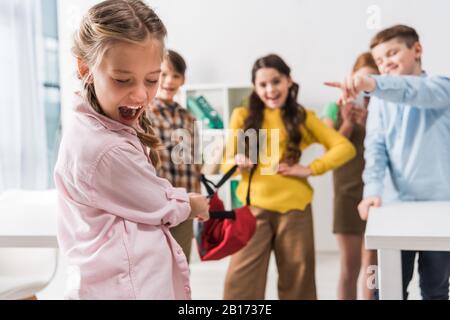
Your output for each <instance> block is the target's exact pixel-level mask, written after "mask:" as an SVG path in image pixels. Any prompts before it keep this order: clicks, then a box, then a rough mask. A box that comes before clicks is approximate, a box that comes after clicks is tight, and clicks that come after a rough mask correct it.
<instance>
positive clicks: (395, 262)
mask: <svg viewBox="0 0 450 320" xmlns="http://www.w3.org/2000/svg"><path fill="white" fill-rule="evenodd" d="M378 286H379V292H380V300H402V299H403V289H402V288H403V286H402V258H401V251H400V250H392V249H381V250H378Z"/></svg>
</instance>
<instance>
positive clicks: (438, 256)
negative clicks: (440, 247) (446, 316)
mask: <svg viewBox="0 0 450 320" xmlns="http://www.w3.org/2000/svg"><path fill="white" fill-rule="evenodd" d="M416 254H418V255H419V261H418V263H419V277H420V291H421V294H422V299H423V300H448V298H449V278H450V252H448V251H447V252H444V251H402V273H403V299H404V300H406V299H407V298H408V290H407V288H408V285H409V283H410V282H411V278H412V276H413V272H414V261H415V258H416Z"/></svg>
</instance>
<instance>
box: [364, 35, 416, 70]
mask: <svg viewBox="0 0 450 320" xmlns="http://www.w3.org/2000/svg"><path fill="white" fill-rule="evenodd" d="M372 55H373V58H374V60H375V62H376V64H377V66H378V69H379V70H380V73H381V74H386V75H420V74H421V72H422V66H421V57H422V46H421V44H420V42H415V43H414V44H413V45H412V46H411V48H409V47H408V45H407V43H406V42H405V41H403V40H402V39H401V38H399V37H397V38H393V39H391V40H388V41H386V42H382V43H380V44H378V45H377V46H375V47H374V48H373V49H372Z"/></svg>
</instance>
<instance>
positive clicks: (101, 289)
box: [55, 97, 191, 300]
mask: <svg viewBox="0 0 450 320" xmlns="http://www.w3.org/2000/svg"><path fill="white" fill-rule="evenodd" d="M74 115H75V117H74V119H73V121H72V122H71V124H70V126H68V128H67V129H66V130H65V134H64V137H63V140H62V142H61V146H60V151H59V158H58V162H57V164H56V168H55V183H56V188H57V190H58V196H59V212H58V242H59V245H60V248H61V250H62V252H63V253H64V254H66V255H67V257H68V260H69V264H70V270H72V271H73V270H75V272H72V276H71V278H70V279H69V282H70V283H71V285H70V286H71V288H68V289H69V290H68V291H67V293H66V297H67V298H69V299H157V300H161V299H186V300H187V299H191V294H190V286H189V267H188V264H187V260H186V257H185V256H184V254H183V251H182V250H181V248H180V246H179V245H178V244H177V242H176V241H175V240H174V239H173V237H172V236H171V234H170V232H169V226H171V227H173V226H176V225H178V224H179V223H181V222H183V221H184V220H186V219H187V218H188V216H189V214H190V209H191V208H190V205H189V197H188V194H187V193H186V191H185V190H184V189H179V188H174V187H172V186H171V185H170V183H169V182H168V181H167V180H165V179H161V178H158V177H157V176H156V174H155V169H154V167H153V166H152V164H151V162H150V160H149V158H148V157H147V155H146V153H145V147H144V146H143V145H142V144H141V142H140V141H139V139H138V137H137V135H136V133H135V131H134V130H133V129H132V128H130V127H128V126H125V125H122V124H121V123H119V122H116V121H113V120H111V119H109V118H107V117H105V116H102V115H100V114H98V113H97V112H95V111H94V110H93V109H92V108H91V107H90V106H89V105H87V104H86V103H84V102H83V101H82V100H81V98H79V97H77V106H76V109H75V114H74Z"/></svg>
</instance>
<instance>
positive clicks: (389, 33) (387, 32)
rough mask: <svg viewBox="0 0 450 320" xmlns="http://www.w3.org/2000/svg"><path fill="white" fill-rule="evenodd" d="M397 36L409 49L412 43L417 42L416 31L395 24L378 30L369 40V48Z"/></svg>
mask: <svg viewBox="0 0 450 320" xmlns="http://www.w3.org/2000/svg"><path fill="white" fill-rule="evenodd" d="M394 38H398V39H399V40H401V41H403V42H404V43H405V44H406V46H407V47H408V48H409V49H411V48H412V46H413V45H414V43H416V42H419V35H418V34H417V31H416V30H414V29H413V28H411V27H408V26H405V25H401V24H399V25H395V26H393V27H390V28H387V29H384V30H382V31H380V32H378V33H377V34H376V35H375V37H373V39H372V41H371V42H370V49H373V48H375V47H376V46H378V45H379V44H382V43H384V42H387V41H389V40H392V39H394Z"/></svg>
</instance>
